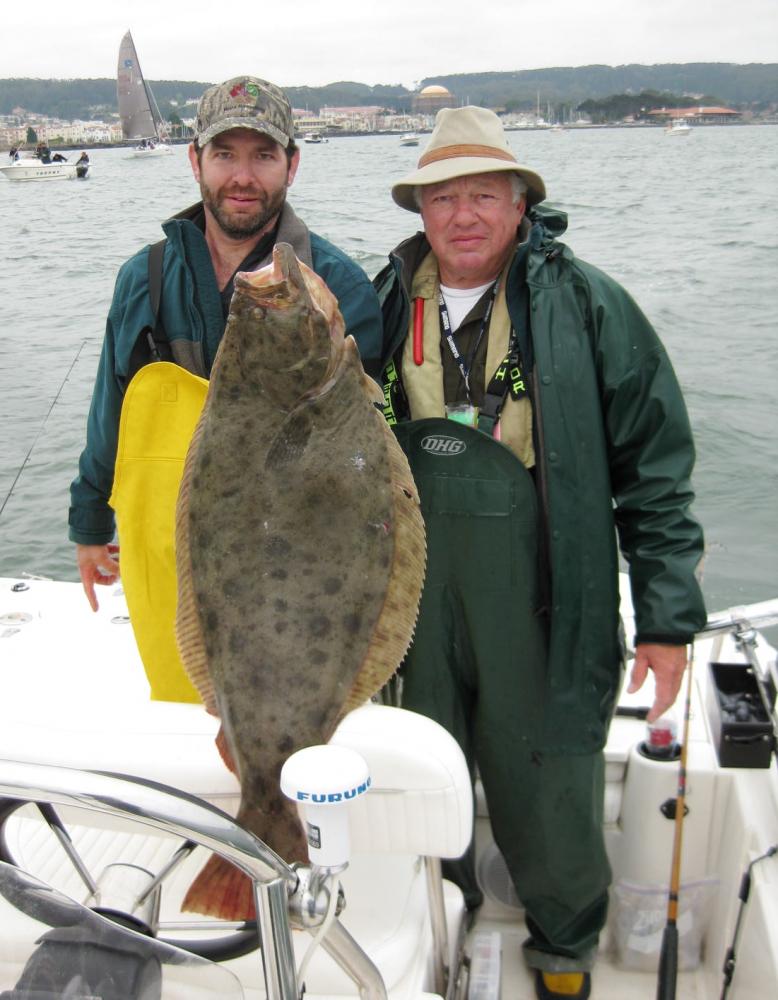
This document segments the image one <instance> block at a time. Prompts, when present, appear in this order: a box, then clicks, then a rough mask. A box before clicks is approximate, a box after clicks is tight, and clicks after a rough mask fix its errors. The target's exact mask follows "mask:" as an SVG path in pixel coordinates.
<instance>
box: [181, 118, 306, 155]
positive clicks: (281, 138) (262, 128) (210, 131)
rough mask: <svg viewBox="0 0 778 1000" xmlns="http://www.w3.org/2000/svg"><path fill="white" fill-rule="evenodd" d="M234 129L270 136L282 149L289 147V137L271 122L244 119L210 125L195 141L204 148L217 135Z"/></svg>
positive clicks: (228, 120)
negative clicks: (243, 129) (248, 130)
mask: <svg viewBox="0 0 778 1000" xmlns="http://www.w3.org/2000/svg"><path fill="white" fill-rule="evenodd" d="M236 128H248V129H251V130H252V132H262V133H263V135H267V136H270V138H271V139H273V141H274V142H277V143H278V145H279V146H283V148H284V149H286V147H287V146H288V145H289V136H288V135H286V134H285V133H284V132H282V131H281V129H280V128H276V126H275V125H273V124H272V122H266V121H256V119H254V120H252V119H246V118H225V119H223V120H222V121H220V122H219V124H218V125H212V126H211V127H210V128H207V129H205V130H204V131H202V132H201V133H200V134H199V135H198V136H197V141H198V143H199V144H200V146H205V145H206V144H207V143H209V142H210V141H211V139H215V138H216V136H217V135H221V134H222V132H231V131H232V130H233V129H236Z"/></svg>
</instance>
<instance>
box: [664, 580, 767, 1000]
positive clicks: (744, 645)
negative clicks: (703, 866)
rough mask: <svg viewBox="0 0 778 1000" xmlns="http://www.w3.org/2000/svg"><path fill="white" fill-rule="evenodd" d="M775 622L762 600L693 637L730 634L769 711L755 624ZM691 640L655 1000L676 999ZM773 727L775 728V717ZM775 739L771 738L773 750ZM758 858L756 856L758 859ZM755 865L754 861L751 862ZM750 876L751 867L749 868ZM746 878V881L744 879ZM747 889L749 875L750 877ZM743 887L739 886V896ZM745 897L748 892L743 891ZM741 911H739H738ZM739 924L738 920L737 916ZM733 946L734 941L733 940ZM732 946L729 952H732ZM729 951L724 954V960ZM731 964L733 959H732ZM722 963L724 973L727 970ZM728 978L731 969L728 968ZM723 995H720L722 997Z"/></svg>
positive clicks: (719, 617) (723, 615) (714, 618)
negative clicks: (664, 921)
mask: <svg viewBox="0 0 778 1000" xmlns="http://www.w3.org/2000/svg"><path fill="white" fill-rule="evenodd" d="M775 624H778V601H774V600H773V601H764V602H762V603H761V604H752V605H750V606H748V607H740V608H732V609H730V610H728V611H725V612H720V613H718V614H715V615H710V616H709V617H708V621H707V622H706V624H705V625H704V626H703V628H702V629H701V630H700V631H699V632H698V633H697V636H696V637H695V640H696V639H701V638H710V637H712V636H714V635H723V634H725V633H732V634H733V635H734V637H735V642H736V644H737V646H738V647H739V648H740V650H741V651H742V652H743V654H744V655H745V657H746V660H747V661H748V665H749V667H750V669H751V672H752V673H753V674H754V677H755V680H756V684H757V687H758V689H759V693H760V695H761V697H762V699H763V701H764V706H765V709H766V711H767V712H768V713H769V712H770V710H771V709H770V706H771V702H770V700H769V697H768V692H767V691H766V690H765V685H764V680H763V678H762V674H761V665H760V663H759V658H758V655H757V652H756V629H755V626H756V627H759V628H766V627H767V626H769V625H775ZM694 648H695V646H694V642H692V644H691V648H690V652H689V660H688V678H687V687H686V705H685V709H684V725H683V737H682V739H683V742H682V743H681V756H680V763H679V768H678V794H677V796H676V802H675V830H674V837H673V856H672V864H671V872H670V887H669V892H668V899H667V923H666V925H665V928H664V931H663V934H662V946H661V951H660V955H659V973H658V979H657V993H656V998H657V1000H675V991H676V984H677V979H678V925H677V921H678V895H679V891H680V882H681V848H682V845H683V820H684V814H685V812H686V801H685V800H686V755H687V751H688V745H689V720H690V718H691V701H692V673H693V668H694ZM773 726H774V727H775V724H774V720H773ZM775 746H776V740H775V736H774V737H773V750H775ZM776 851H778V845H776V847H774V848H771V849H770V851H768V852H767V854H766V855H765V857H767V856H771V855H772V854H774V853H776ZM758 860H761V859H760V858H757V861H758ZM753 863H754V864H755V863H756V862H753ZM749 875H750V867H749ZM744 881H745V880H744ZM749 888H750V878H749ZM742 893H743V888H742V887H741V898H742ZM746 898H747V894H746ZM741 912H742V911H741ZM738 925H739V919H738ZM733 948H734V942H733ZM733 948H732V949H730V951H733ZM729 960H730V954H729V953H728V955H727V961H729ZM732 961H733V963H734V958H733V959H732ZM727 967H728V966H727V963H725V974H726V970H727ZM729 975H730V978H731V975H732V973H731V971H730V974H729ZM723 996H724V994H722V997H723Z"/></svg>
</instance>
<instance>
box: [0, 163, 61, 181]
mask: <svg viewBox="0 0 778 1000" xmlns="http://www.w3.org/2000/svg"><path fill="white" fill-rule="evenodd" d="M0 171H2V173H3V175H4V176H5V177H7V178H8V180H9V181H73V180H75V179H76V178H77V177H78V167H77V166H76V164H75V163H41V162H40V161H39V160H35V161H31V160H18V161H17V162H16V163H9V164H8V165H6V166H2V167H0Z"/></svg>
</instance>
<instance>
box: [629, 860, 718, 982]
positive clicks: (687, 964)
mask: <svg viewBox="0 0 778 1000" xmlns="http://www.w3.org/2000/svg"><path fill="white" fill-rule="evenodd" d="M718 884H719V880H718V879H717V878H706V879H701V880H700V881H697V882H685V883H682V884H681V888H680V891H679V893H678V916H677V919H676V926H677V928H678V969H679V971H682V972H686V971H690V970H692V969H696V968H697V966H698V965H699V964H700V958H701V953H702V941H703V937H704V936H705V931H706V929H707V926H708V918H709V915H710V913H711V911H712V909H713V907H712V905H711V904H712V901H713V898H714V896H715V893H716V889H717V887H718ZM667 896H668V889H667V886H666V885H665V886H656V885H643V884H640V883H638V882H629V881H627V880H626V879H620V880H619V881H618V882H617V883H616V884H615V885H614V887H613V890H612V893H611V933H612V939H613V947H614V951H615V957H616V961H617V962H618V964H619V965H620V966H621V967H622V968H624V969H636V970H639V971H641V972H652V971H655V970H656V968H657V963H658V962H659V955H660V952H661V949H662V936H663V934H664V929H665V927H666V926H667Z"/></svg>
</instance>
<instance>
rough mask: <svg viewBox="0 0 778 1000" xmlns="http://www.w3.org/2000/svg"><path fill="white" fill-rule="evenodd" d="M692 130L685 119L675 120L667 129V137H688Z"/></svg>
mask: <svg viewBox="0 0 778 1000" xmlns="http://www.w3.org/2000/svg"><path fill="white" fill-rule="evenodd" d="M691 130H692V127H691V125H690V124H689V123H688V122H687V121H685V120H684V119H683V118H674V119H673V120H672V121H671V122H670V124H669V125H667V126H666V127H665V135H688V134H689V133H690V132H691Z"/></svg>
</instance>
